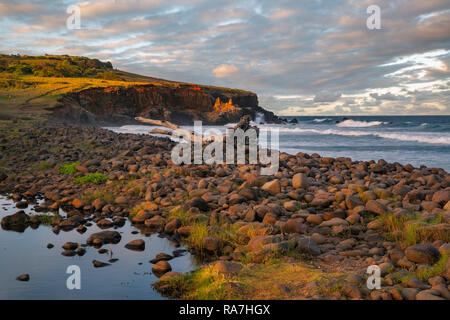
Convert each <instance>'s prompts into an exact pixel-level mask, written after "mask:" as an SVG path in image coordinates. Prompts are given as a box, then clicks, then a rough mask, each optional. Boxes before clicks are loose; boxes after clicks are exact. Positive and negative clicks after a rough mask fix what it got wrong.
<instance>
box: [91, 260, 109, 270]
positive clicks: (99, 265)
mask: <svg viewBox="0 0 450 320" xmlns="http://www.w3.org/2000/svg"><path fill="white" fill-rule="evenodd" d="M92 264H93V265H94V267H95V268H103V267H106V266H109V265H110V264H109V263H106V262H102V261H98V260H93V261H92Z"/></svg>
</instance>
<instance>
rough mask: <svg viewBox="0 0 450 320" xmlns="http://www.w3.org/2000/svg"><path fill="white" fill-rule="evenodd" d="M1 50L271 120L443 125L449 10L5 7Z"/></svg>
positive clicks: (297, 0) (277, 5)
mask: <svg viewBox="0 0 450 320" xmlns="http://www.w3.org/2000/svg"><path fill="white" fill-rule="evenodd" d="M70 5H77V7H78V8H79V9H80V29H69V28H68V27H67V19H68V18H69V17H70V16H71V13H73V11H71V12H69V13H67V9H68V7H69V6H70ZM371 5H376V6H378V7H379V8H380V22H381V28H380V29H369V28H368V27H367V19H368V18H370V17H371V16H372V14H373V12H369V13H368V12H367V8H368V7H369V6H371ZM0 52H1V53H6V54H31V55H42V54H45V53H47V54H69V55H82V56H87V57H91V58H99V59H100V60H103V61H111V62H112V63H113V65H114V67H115V68H117V69H121V70H125V71H129V72H135V73H139V74H143V75H148V76H153V77H158V78H164V79H169V80H176V81H184V82H191V83H200V84H208V85H216V86H224V87H231V88H239V89H245V90H250V91H253V92H255V93H257V94H258V97H259V103H260V105H261V106H262V107H264V108H266V109H268V110H271V111H274V112H275V113H276V114H278V115H300V116H301V115H415V114H417V115H421V114H423V115H433V114H446V115H450V89H449V87H450V86H449V85H450V70H449V65H450V0H426V1H425V0H409V1H407V0H380V1H376V0H369V1H367V0H360V1H356V0H329V1H326V0H292V1H285V0H277V1H274V0H239V1H233V0H230V1H225V0H148V1H144V0H127V1H125V0H99V1H85V2H80V1H72V0H57V1H51V0H50V1H48V0H45V1H44V0H34V1H32V0H7V1H5V0H0Z"/></svg>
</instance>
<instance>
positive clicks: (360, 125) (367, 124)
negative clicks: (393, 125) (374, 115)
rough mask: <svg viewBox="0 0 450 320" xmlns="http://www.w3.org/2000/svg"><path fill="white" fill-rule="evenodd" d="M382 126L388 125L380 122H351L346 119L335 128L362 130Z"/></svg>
mask: <svg viewBox="0 0 450 320" xmlns="http://www.w3.org/2000/svg"><path fill="white" fill-rule="evenodd" d="M383 124H389V122H382V121H357V120H351V119H347V120H344V121H342V122H339V123H338V124H336V126H338V127H341V128H364V127H376V126H381V125H383Z"/></svg>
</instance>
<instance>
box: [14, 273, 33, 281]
mask: <svg viewBox="0 0 450 320" xmlns="http://www.w3.org/2000/svg"><path fill="white" fill-rule="evenodd" d="M16 280H19V281H29V280H30V275H29V274H27V273H26V274H21V275H20V276H18V277H17V278H16Z"/></svg>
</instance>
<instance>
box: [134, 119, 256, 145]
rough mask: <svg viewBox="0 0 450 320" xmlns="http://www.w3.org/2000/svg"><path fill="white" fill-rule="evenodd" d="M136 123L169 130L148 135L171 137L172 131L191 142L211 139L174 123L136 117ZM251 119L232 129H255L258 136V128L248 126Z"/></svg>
mask: <svg viewBox="0 0 450 320" xmlns="http://www.w3.org/2000/svg"><path fill="white" fill-rule="evenodd" d="M134 119H135V120H136V121H139V122H142V123H145V124H150V125H153V126H158V127H164V128H168V129H171V130H172V131H170V130H164V129H160V128H155V129H152V130H150V131H149V133H150V134H163V135H169V136H171V135H172V134H173V131H178V132H179V133H181V134H183V135H184V136H189V137H191V141H193V142H201V143H203V142H207V141H211V140H212V139H213V138H212V137H209V138H208V137H205V138H203V137H201V136H198V135H196V134H194V132H193V131H190V130H187V129H184V128H182V127H180V126H178V125H176V124H175V123H172V122H169V121H164V120H154V119H147V118H143V117H136V118H134ZM250 121H251V118H250V116H248V115H245V116H243V117H242V118H241V119H240V120H239V123H238V124H237V125H236V126H235V127H234V129H242V130H243V131H244V132H245V131H247V130H249V129H255V130H256V135H257V136H259V128H258V127H255V126H252V125H251V124H250ZM226 136H227V135H226V133H225V134H223V135H222V138H223V141H226Z"/></svg>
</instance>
